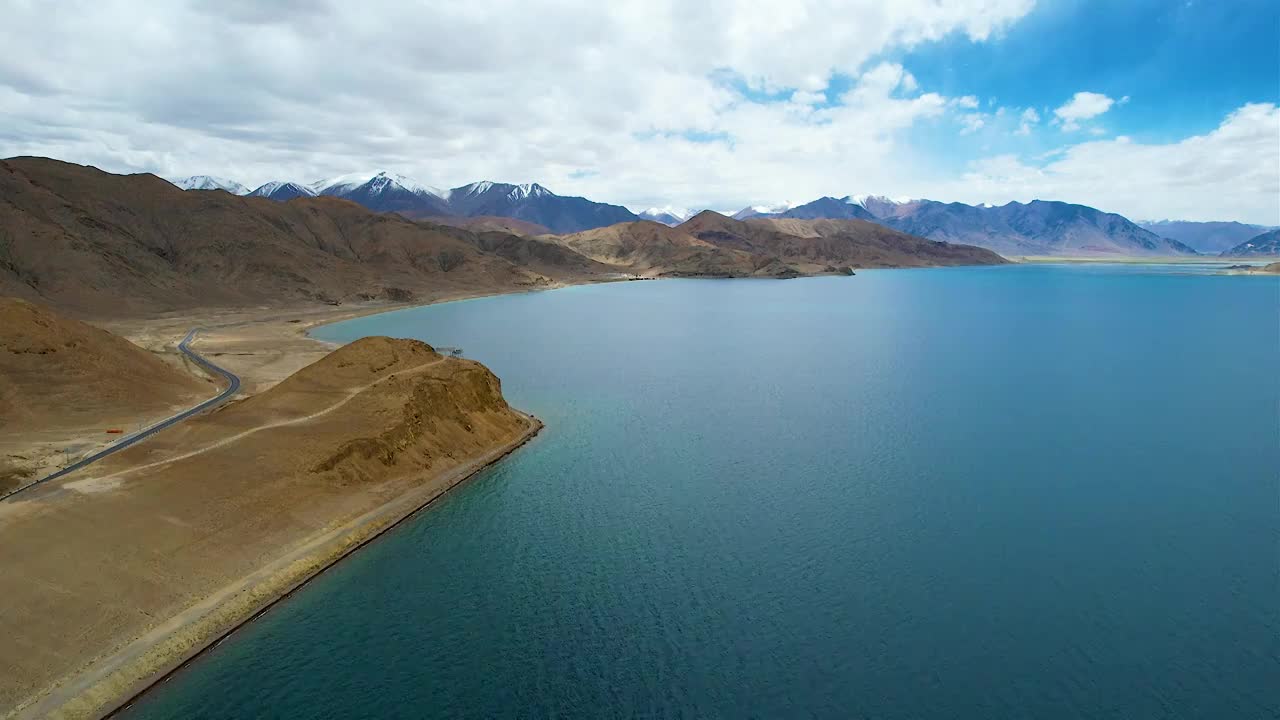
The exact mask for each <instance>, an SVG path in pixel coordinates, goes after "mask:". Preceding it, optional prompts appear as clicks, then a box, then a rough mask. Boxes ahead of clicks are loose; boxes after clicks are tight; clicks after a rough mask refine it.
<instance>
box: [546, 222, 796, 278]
mask: <svg viewBox="0 0 1280 720" xmlns="http://www.w3.org/2000/svg"><path fill="white" fill-rule="evenodd" d="M555 240H556V242H559V243H561V244H563V245H565V246H567V247H569V248H571V249H573V250H575V251H576V252H578V253H580V254H582V255H585V256H587V257H589V258H592V259H594V260H597V261H599V262H601V263H606V264H609V265H613V266H616V267H618V268H621V269H624V270H626V271H627V272H629V273H633V274H636V275H645V276H651V277H659V276H667V277H672V276H684V277H749V276H756V277H791V276H794V275H797V274H798V273H797V272H796V271H795V269H794V268H791V267H789V266H787V265H786V264H784V263H781V262H779V261H778V259H777V258H776V257H773V256H771V255H768V254H760V253H755V252H749V251H745V250H741V249H737V248H732V247H721V246H718V245H716V244H714V243H710V242H706V241H704V240H700V239H698V238H696V237H694V236H692V235H690V234H689V233H687V232H685V231H684V230H683V229H681V228H671V227H667V226H666V225H663V224H661V223H656V222H652V221H649V220H641V221H638V222H629V223H620V224H618V225H610V226H609V227H603V228H596V229H594V230H586V231H584V232H580V233H574V234H573V235H563V236H560V237H558V238H555Z"/></svg>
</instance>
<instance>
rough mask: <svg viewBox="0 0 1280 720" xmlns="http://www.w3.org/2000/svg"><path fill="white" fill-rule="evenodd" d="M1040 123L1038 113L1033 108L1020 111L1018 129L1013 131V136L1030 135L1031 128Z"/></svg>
mask: <svg viewBox="0 0 1280 720" xmlns="http://www.w3.org/2000/svg"><path fill="white" fill-rule="evenodd" d="M1038 122H1040V113H1038V112H1036V109H1035V108H1027V109H1026V110H1023V111H1022V115H1021V116H1020V117H1019V121H1018V129H1017V130H1015V131H1014V133H1013V134H1014V135H1030V134H1031V126H1032V125H1035V124H1036V123H1038Z"/></svg>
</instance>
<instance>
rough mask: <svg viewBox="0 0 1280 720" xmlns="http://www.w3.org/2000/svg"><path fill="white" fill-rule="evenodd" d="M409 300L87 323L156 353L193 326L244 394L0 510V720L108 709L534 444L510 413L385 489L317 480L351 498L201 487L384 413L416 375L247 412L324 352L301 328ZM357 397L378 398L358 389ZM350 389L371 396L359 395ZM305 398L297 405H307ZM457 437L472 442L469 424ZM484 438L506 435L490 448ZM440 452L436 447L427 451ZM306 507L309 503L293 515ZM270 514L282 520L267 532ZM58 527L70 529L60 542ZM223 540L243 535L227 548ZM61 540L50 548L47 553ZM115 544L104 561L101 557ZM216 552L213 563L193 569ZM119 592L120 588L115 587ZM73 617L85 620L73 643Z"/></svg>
mask: <svg viewBox="0 0 1280 720" xmlns="http://www.w3.org/2000/svg"><path fill="white" fill-rule="evenodd" d="M487 294H492V293H477V294H473V295H450V296H442V297H439V298H434V299H433V302H445V301H453V300H462V299H467V298H469V297H479V296H482V295H487ZM422 304H423V303H420V302H416V303H412V304H392V303H370V304H361V305H358V306H339V307H331V306H325V307H310V308H298V309H283V310H281V309H267V308H264V309H251V310H229V311H219V310H211V311H204V312H200V313H193V314H183V315H174V316H172V317H162V318H155V319H148V320H120V321H109V322H99V323H96V324H98V325H99V326H101V327H104V328H106V329H108V330H111V331H113V332H116V333H118V334H121V335H123V336H125V337H128V338H129V339H130V340H133V341H134V342H136V343H138V344H139V345H142V346H143V347H145V348H148V349H151V350H153V351H156V352H158V353H162V354H163V353H166V352H170V351H171V348H172V346H173V344H174V343H176V341H177V339H179V338H181V337H182V336H183V335H185V333H186V332H187V331H188V330H189V329H190V328H192V327H202V328H205V330H204V331H203V332H202V334H201V337H200V340H199V342H198V344H197V345H196V347H197V349H198V350H199V351H200V352H201V353H202V354H206V355H207V356H209V357H216V358H217V359H216V362H218V363H219V364H221V365H224V366H225V367H227V368H228V369H231V370H232V371H233V372H236V373H237V374H238V375H240V376H241V377H242V378H243V379H244V381H245V382H244V389H245V393H244V394H245V395H247V396H249V397H248V399H243V398H242V399H237V400H236V401H233V402H232V403H230V404H229V405H227V406H224V407H223V408H221V409H220V410H218V411H214V412H212V413H208V414H205V415H202V416H199V417H197V418H193V419H192V420H191V421H188V423H183V424H181V425H179V426H176V427H174V428H171V429H170V430H166V431H165V432H164V433H161V434H160V435H158V436H156V437H155V438H151V439H148V440H147V441H145V442H143V443H140V444H139V445H138V446H136V447H134V448H130V449H129V450H126V451H124V452H122V453H118V454H117V455H115V456H112V457H111V458H108V459H106V460H104V461H102V463H103V464H102V465H99V464H98V463H95V464H94V465H93V466H90V467H89V468H86V469H85V470H84V471H79V472H77V473H73V474H71V475H69V476H67V477H66V478H62V479H59V480H58V481H56V482H54V483H50V484H49V485H50V486H48V487H45V486H42V487H40V488H33V489H32V490H30V491H25V492H24V493H23V495H20V496H15V498H16V499H18V502H12V501H8V502H6V503H4V504H3V505H4V506H3V507H0V548H2V549H0V556H3V557H0V562H4V563H5V564H6V567H8V568H9V570H11V572H7V573H6V574H5V575H4V576H3V577H0V594H3V595H5V596H6V597H7V598H8V599H9V600H8V602H9V603H12V604H11V605H10V607H11V609H12V610H13V612H9V613H5V614H3V615H0V633H4V634H11V637H12V638H13V640H14V643H13V644H12V645H11V646H10V647H8V648H0V708H6V709H4V710H0V714H2V715H3V716H4V717H15V718H36V717H62V718H86V717H102V716H105V715H107V714H110V713H112V712H114V711H115V710H116V709H118V708H119V707H120V706H121V705H122V704H124V703H127V702H129V701H130V700H131V699H132V698H134V697H136V696H137V695H138V694H139V693H141V692H143V691H144V690H145V689H146V688H147V687H150V686H151V685H152V684H154V683H155V682H157V681H159V680H160V679H162V678H164V677H165V676H166V675H167V674H168V673H170V672H172V671H173V670H175V669H176V668H178V667H180V666H181V665H183V664H184V663H186V662H188V661H189V660H190V659H191V658H193V657H195V656H196V655H198V654H199V653H200V652H202V651H203V650H205V649H206V648H208V647H210V646H211V645H212V644H214V643H216V642H217V641H218V640H219V639H220V638H222V637H224V636H225V635H226V634H228V633H230V632H232V631H233V630H234V629H235V628H237V627H239V626H240V625H242V624H243V623H245V622H247V621H249V620H251V619H252V618H253V617H255V616H257V615H258V614H260V613H261V612H263V611H264V610H265V609H266V608H269V607H270V606H271V605H272V604H274V603H275V602H278V601H279V600H280V599H281V598H283V597H285V596H287V595H288V594H289V593H291V592H292V591H294V590H295V589H297V588H298V587H300V586H301V585H302V584H304V583H305V582H307V581H308V580H309V579H310V578H312V577H314V576H316V575H317V574H318V573H319V572H321V571H323V570H324V569H325V568H327V567H330V566H331V565H332V564H333V563H335V562H337V561H338V560H340V559H341V558H343V557H346V556H347V555H348V554H350V553H351V552H352V551H354V550H355V549H357V548H359V547H361V546H362V545H364V544H365V543H367V542H369V541H371V540H372V539H374V538H376V537H377V536H378V535H380V534H381V533H383V532H385V531H386V530H387V529H389V528H391V527H393V526H394V525H395V524H397V523H399V522H401V521H402V520H404V519H405V518H407V517H408V516H410V515H412V514H413V513H415V512H416V511H418V510H419V509H421V508H423V507H425V506H427V505H428V504H430V503H431V502H432V501H433V500H435V499H436V498H437V497H439V496H440V495H441V494H443V493H444V492H446V491H447V490H449V489H450V488H452V487H454V486H456V485H458V484H459V483H461V482H462V481H463V480H465V479H467V478H468V477H471V476H472V475H474V474H475V473H476V472H478V471H479V470H481V469H483V468H484V467H487V466H488V465H490V464H492V463H494V462H496V461H498V460H499V459H501V458H502V457H504V456H506V455H507V454H509V453H511V452H513V451H514V450H515V449H516V448H518V447H520V446H521V445H523V444H524V443H526V442H528V441H529V440H530V439H531V438H532V437H534V436H535V435H536V434H537V432H538V431H539V430H540V429H541V427H542V425H541V423H540V422H539V421H538V420H537V419H536V418H533V417H531V416H527V415H524V414H522V413H518V412H515V411H510V412H512V413H514V414H515V415H516V416H518V417H519V418H520V420H519V425H520V427H519V428H514V429H513V430H501V431H499V430H497V429H495V430H493V432H491V433H489V434H488V435H476V436H466V435H463V436H460V440H461V441H463V442H464V445H463V446H461V447H460V449H458V450H457V452H456V453H455V452H453V451H450V450H448V449H447V448H448V447H453V446H452V445H446V447H445V448H444V449H442V450H433V451H432V452H430V453H428V454H427V457H437V458H439V460H436V461H434V462H436V464H437V465H439V467H440V469H439V470H438V471H437V470H435V469H434V466H433V469H432V470H430V471H419V472H417V473H412V470H409V471H408V472H410V474H416V477H414V478H413V479H412V480H410V479H409V476H408V475H406V474H405V473H406V469H405V468H406V467H411V465H405V466H404V467H401V465H400V463H401V461H400V460H396V461H395V462H396V465H395V472H391V473H390V475H393V476H394V477H388V478H386V479H380V478H379V477H378V476H379V474H380V472H381V471H379V470H378V466H377V465H376V464H375V465H374V466H373V468H372V470H370V469H369V468H368V467H364V466H361V467H358V468H357V469H356V470H354V471H352V472H354V473H355V475H351V472H349V471H347V470H342V469H341V467H339V470H338V471H333V472H329V473H328V475H329V476H334V473H335V472H339V471H340V472H341V473H342V476H341V477H342V478H347V479H345V480H343V479H341V478H340V479H339V480H338V481H337V482H338V486H337V487H346V486H348V485H349V483H350V482H351V480H350V478H351V477H354V478H356V482H357V484H356V485H354V486H350V489H335V486H334V485H333V481H330V482H329V483H328V484H327V485H326V484H318V482H317V481H316V480H315V478H313V477H311V476H310V475H307V474H306V473H303V475H300V476H299V477H298V478H290V479H289V481H288V484H286V485H285V486H284V489H282V490H280V491H279V492H278V493H277V494H276V495H274V496H268V495H267V494H264V492H263V491H262V490H261V489H260V488H257V487H254V486H252V485H250V484H245V483H243V482H241V484H240V486H238V488H237V487H232V485H234V483H232V482H228V487H226V488H219V487H218V486H217V485H216V484H215V483H216V482H219V481H221V479H222V478H238V477H240V476H241V475H243V474H244V471H240V470H230V468H232V467H237V463H239V464H240V465H243V466H244V467H246V468H253V469H254V471H263V472H268V473H269V472H272V466H271V462H266V463H265V464H264V463H263V457H264V456H263V453H270V454H271V460H273V461H275V460H278V463H277V465H278V466H279V467H280V468H281V469H280V470H279V471H278V472H280V473H290V472H294V473H295V474H296V473H297V472H300V471H298V470H297V468H300V467H306V466H307V465H308V464H310V463H314V461H315V460H316V458H317V457H323V456H324V455H323V454H324V453H325V452H326V451H328V452H331V451H332V449H333V447H335V446H337V445H338V444H340V441H341V439H342V438H343V437H346V436H349V435H350V433H351V426H352V422H353V418H356V419H358V418H362V417H371V418H372V417H376V418H380V419H382V418H384V417H385V416H386V413H387V410H386V408H389V407H395V406H396V403H398V402H400V400H397V399H396V398H398V397H399V398H401V399H402V396H403V393H405V392H410V391H411V390H412V388H411V387H409V386H405V387H404V388H402V389H401V390H399V391H396V390H395V388H394V387H389V386H393V385H403V384H404V383H408V382H411V381H412V380H411V376H412V375H413V373H415V372H418V370H419V368H410V369H409V370H407V371H398V372H395V373H392V374H389V375H387V374H386V373H384V375H385V378H383V379H385V380H387V381H389V382H385V383H384V382H382V379H379V380H377V381H376V382H374V383H372V384H371V385H365V386H363V387H361V388H354V389H353V388H352V387H341V388H332V389H327V390H326V392H330V397H331V398H332V399H333V400H334V401H336V402H335V403H334V404H332V407H330V406H329V405H325V406H324V408H323V409H322V410H321V411H316V407H318V406H310V405H307V404H306V403H303V404H301V405H298V406H297V407H293V406H291V405H289V404H287V403H286V404H285V405H280V403H276V406H271V405H270V404H269V403H268V405H267V406H266V407H259V406H258V405H255V403H256V402H257V401H258V399H259V398H258V397H257V396H258V395H261V396H262V399H263V400H264V401H266V400H267V399H268V396H271V395H272V393H267V392H266V391H267V390H269V389H271V388H273V387H275V386H276V385H278V384H280V383H281V382H282V381H283V380H284V379H285V378H288V377H290V376H291V375H293V374H294V373H295V372H297V371H298V370H299V369H300V368H302V367H304V366H306V365H308V364H310V363H312V362H315V361H317V360H319V359H320V358H323V357H325V356H326V355H328V353H330V352H331V351H332V350H333V347H332V346H330V345H328V344H326V343H323V342H321V341H318V340H315V339H313V338H311V337H309V336H308V335H307V331H308V330H310V329H311V328H313V327H316V326H318V325H322V324H326V323H331V322H337V321H341V320H345V319H350V318H353V317H359V316H363V315H369V314H375V313H381V312H387V311H390V310H397V309H402V308H406V307H416V306H419V305H422ZM426 304H431V303H426ZM174 361H175V362H176V361H178V360H177V359H176V358H175V359H174ZM428 364H429V365H435V364H437V363H428ZM457 364H462V365H465V366H472V365H475V364H474V363H470V361H465V360H450V361H448V363H447V366H448V367H450V368H454V367H455V366H456V365H457ZM424 367H425V366H424ZM477 367H478V366H477ZM388 372H390V371H388ZM440 373H441V371H440V370H439V368H427V369H426V372H425V375H426V376H428V377H426V378H425V379H424V380H423V381H424V382H427V381H429V382H432V383H443V382H444V379H443V378H436V377H435V376H436V375H438V374H440ZM371 386H381V387H374V389H373V390H368V388H369V387H371ZM362 390H368V391H367V392H358V391H362ZM396 392H399V393H401V395H396ZM264 393H265V394H264ZM379 393H381V394H382V395H384V396H385V397H381V398H375V399H378V400H380V401H381V402H382V404H381V405H378V404H377V403H376V402H374V401H373V400H371V399H370V396H374V395H378V394H379ZM388 398H389V399H388ZM306 399H307V402H310V400H311V398H310V396H309V395H308V396H307V398H306ZM317 402H318V401H317ZM388 402H390V403H391V404H390V405H387V403H388ZM330 409H336V411H334V412H332V413H329V410H330ZM224 410H225V411H227V412H223V411H224ZM490 415H492V413H491V412H490V413H488V414H485V413H481V415H479V416H474V417H480V418H481V420H480V421H476V422H479V423H480V424H479V425H477V426H476V428H477V432H481V433H482V434H483V433H484V430H482V429H481V428H482V427H485V422H486V421H484V419H483V418H485V417H489V416H490ZM259 416H260V417H259ZM295 416H296V419H291V418H294V417H295ZM321 416H323V417H321ZM246 418H250V420H246ZM253 418H257V420H253ZM280 418H284V420H280ZM258 420H260V421H261V422H258ZM273 420H274V422H271V421H273ZM494 427H495V428H496V427H498V426H494ZM504 427H505V426H504ZM246 428H247V429H246ZM466 428H467V431H468V432H472V430H471V428H472V424H471V423H467V424H466ZM326 436H327V437H328V438H329V439H328V440H326V439H325V438H326ZM446 436H447V433H446ZM482 436H483V437H490V436H492V437H494V438H498V437H505V438H506V439H505V440H503V441H501V442H495V443H487V444H486V443H485V442H483V441H482V440H481V439H480V438H481V437H482ZM446 441H447V437H445V436H442V438H441V439H440V442H441V443H445V442H446ZM466 442H470V445H466V444H465V443H466ZM307 443H311V444H312V445H311V446H308V445H307ZM224 445H225V447H224ZM191 447H200V448H206V449H207V450H208V452H207V454H205V455H202V456H201V457H196V458H191V459H186V460H184V459H183V458H185V457H186V456H188V455H191V454H194V453H191V452H190V451H189V450H186V451H185V453H184V449H188V448H191ZM281 448H283V450H281ZM473 448H474V449H473ZM201 452H205V451H204V450H201ZM441 452H443V453H444V456H441V455H440V453H441ZM455 458H456V460H455ZM179 461H180V462H179ZM404 462H405V463H410V460H408V459H407V458H406V459H405V461H404ZM365 464H366V465H368V463H367V462H366V463H365ZM423 472H427V473H428V476H424V475H423V474H422V473H423ZM310 473H311V475H314V474H315V473H316V469H315V468H312V470H311V471H310ZM335 477H336V476H335ZM210 487H213V488H215V490H211V489H210ZM28 494H29V496H27V495H28ZM302 498H306V500H307V506H306V508H305V509H292V508H295V507H297V503H298V502H299V501H300V500H301V499H302ZM209 508H218V510H217V511H215V512H214V513H213V514H215V515H218V516H219V517H218V518H217V522H216V523H207V524H206V525H201V524H200V523H201V522H204V520H205V519H207V518H205V515H208V514H209V513H210V511H209ZM277 508H291V510H289V511H287V512H286V513H284V516H283V517H281V518H280V519H279V520H278V521H277V520H276V519H275V518H274V516H275V514H278V509H277ZM102 516H106V517H112V518H113V522H116V521H117V520H115V519H118V522H119V527H118V528H116V527H114V526H109V527H108V528H107V529H103V526H101V525H97V526H92V527H90V526H88V525H83V526H82V525H77V524H76V523H86V522H90V521H88V520H87V519H88V518H89V517H102ZM222 516H228V517H234V518H240V517H247V518H249V521H251V522H252V527H251V529H248V530H246V529H245V528H244V527H243V525H244V522H249V521H240V520H228V519H227V518H226V517H222ZM68 527H70V528H72V530H71V531H70V532H63V531H62V529H64V528H68ZM234 533H245V535H244V537H242V538H236V537H235V536H234ZM58 543H61V544H62V545H63V547H61V548H59V549H58V551H57V552H53V551H51V550H50V548H51V547H52V546H53V545H55V544H58ZM113 544H114V545H115V546H118V547H116V551H115V552H112V551H110V550H111V548H112V547H113ZM166 547H173V548H181V549H182V552H186V553H187V554H186V555H181V554H180V553H179V554H176V555H174V557H173V559H172V561H171V562H169V561H166V562H168V565H167V566H164V567H160V569H159V570H156V563H157V559H156V558H157V554H164V553H165V552H166ZM192 547H196V548H201V549H200V550H199V551H192V550H189V548H192ZM218 548H222V550H219V549H218ZM121 549H123V550H124V553H123V555H121V553H120V550H121ZM95 553H97V554H98V557H97V560H95V559H94V555H95ZM166 557H167V555H166ZM68 558H70V559H69V560H68ZM214 558H216V560H217V562H213V563H209V562H207V561H208V560H210V559H214ZM10 560H12V561H13V562H12V563H10V562H9V561H10ZM103 563H108V564H109V565H110V569H109V570H107V571H106V572H103V571H102V570H94V569H93V568H95V567H99V568H100V567H102V566H103ZM95 574H96V575H101V576H102V577H94V576H95ZM140 574H141V576H142V577H143V580H142V582H141V585H139V584H138V583H139V580H138V579H137V578H138V576H139V575H140ZM86 578H88V579H86ZM121 582H127V583H129V584H128V585H120V583H121ZM121 588H126V589H127V590H128V591H127V592H119V590H120V589H121ZM137 588H141V589H137ZM5 616H7V617H5ZM77 623H87V624H88V627H87V628H85V631H83V632H78V631H76V630H75V625H76V624H77Z"/></svg>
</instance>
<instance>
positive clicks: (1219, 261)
mask: <svg viewBox="0 0 1280 720" xmlns="http://www.w3.org/2000/svg"><path fill="white" fill-rule="evenodd" d="M1009 259H1010V260H1013V261H1014V262H1020V263H1100V264H1110V263H1117V264H1119V263H1122V264H1126V265H1223V266H1227V265H1238V264H1241V263H1258V264H1259V265H1266V264H1268V263H1274V262H1277V261H1280V258H1240V257H1233V258H1224V257H1219V256H1217V255H1193V256H1190V257H1188V256H1186V255H1116V256H1104V255H1014V256H1011V257H1010V258H1009Z"/></svg>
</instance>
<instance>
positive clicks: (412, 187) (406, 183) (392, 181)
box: [308, 170, 445, 198]
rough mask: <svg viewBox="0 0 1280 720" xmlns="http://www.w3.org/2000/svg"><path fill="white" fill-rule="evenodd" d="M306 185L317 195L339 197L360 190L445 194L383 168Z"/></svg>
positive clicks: (441, 195) (375, 192)
mask: <svg viewBox="0 0 1280 720" xmlns="http://www.w3.org/2000/svg"><path fill="white" fill-rule="evenodd" d="M308 187H309V188H310V189H311V190H312V191H314V192H315V194H317V195H337V196H339V197H346V196H348V195H351V194H353V193H355V192H357V191H362V190H363V191H364V192H367V193H371V194H375V195H376V194H382V193H387V192H391V193H394V192H399V191H406V192H410V193H413V194H415V195H435V196H436V197H438V198H443V197H444V196H445V193H444V192H443V191H442V190H440V189H439V188H435V187H432V186H430V185H426V184H424V183H420V182H418V181H417V180H414V179H412V178H409V177H405V176H404V175H399V174H396V173H390V172H387V171H385V170H383V171H380V172H374V173H348V174H346V175H339V176H338V177H333V178H328V179H327V180H317V181H316V182H313V183H311V184H310V185H308Z"/></svg>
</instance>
